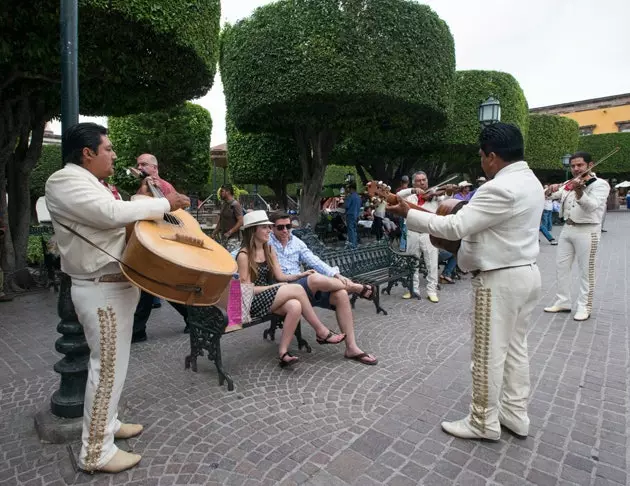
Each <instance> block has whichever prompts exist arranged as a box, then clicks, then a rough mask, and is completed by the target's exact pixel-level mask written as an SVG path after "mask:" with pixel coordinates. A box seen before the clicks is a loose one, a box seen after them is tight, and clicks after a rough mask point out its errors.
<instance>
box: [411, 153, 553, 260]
mask: <svg viewBox="0 0 630 486" xmlns="http://www.w3.org/2000/svg"><path fill="white" fill-rule="evenodd" d="M544 204H545V196H544V191H543V187H542V185H541V184H540V182H539V181H538V179H537V178H536V176H535V175H534V173H533V172H532V171H531V170H530V168H529V166H528V165H527V162H524V161H520V162H514V163H512V164H510V165H508V166H506V167H504V168H503V169H501V170H500V171H499V172H498V173H497V174H496V176H495V177H494V179H492V180H491V181H488V182H486V183H485V184H484V185H482V186H481V187H480V188H479V189H477V192H476V193H475V197H473V198H472V199H471V200H470V202H469V203H468V204H466V205H465V206H464V207H462V209H460V210H459V211H458V212H457V213H456V214H452V215H448V216H437V215H435V214H428V213H424V212H422V211H415V210H413V209H412V210H410V211H409V214H408V216H407V226H408V228H409V229H410V230H412V231H417V232H420V233H424V232H427V233H430V234H432V235H435V236H438V237H441V238H445V239H447V240H454V241H455V240H459V239H461V240H462V244H461V247H460V249H459V252H458V254H457V263H458V265H459V267H460V268H461V269H462V270H464V271H471V270H483V271H487V270H496V269H499V268H506V267H516V266H520V265H528V264H532V263H535V262H536V258H537V257H538V253H539V250H540V249H539V246H538V231H539V229H540V215H541V214H542V211H543V206H544Z"/></svg>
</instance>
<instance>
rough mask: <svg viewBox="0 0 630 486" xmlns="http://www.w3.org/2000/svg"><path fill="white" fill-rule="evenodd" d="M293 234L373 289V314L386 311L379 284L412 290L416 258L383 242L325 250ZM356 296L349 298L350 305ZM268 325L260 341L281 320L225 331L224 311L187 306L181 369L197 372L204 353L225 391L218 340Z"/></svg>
mask: <svg viewBox="0 0 630 486" xmlns="http://www.w3.org/2000/svg"><path fill="white" fill-rule="evenodd" d="M293 234H294V235H296V236H298V235H299V237H300V238H301V239H303V240H304V241H305V242H306V244H307V245H308V246H309V248H311V250H312V251H313V253H315V254H317V255H318V256H319V257H320V258H321V259H322V260H324V261H325V262H326V263H328V264H329V265H331V266H338V267H339V270H340V273H341V274H342V275H344V276H347V277H349V278H351V279H352V280H355V281H356V282H359V283H363V284H372V285H374V286H375V291H374V297H373V299H374V304H375V306H376V311H377V313H378V312H383V314H384V315H387V312H386V311H385V310H384V309H382V308H381V307H380V295H379V289H380V286H381V285H384V284H385V283H387V284H388V287H387V289H386V290H385V291H386V292H387V293H389V292H390V291H391V288H392V287H393V286H394V285H398V283H399V282H401V283H402V284H403V285H404V286H405V287H407V288H409V289H411V290H412V286H413V272H414V271H415V270H416V269H417V268H418V265H419V264H423V262H418V259H417V258H415V257H413V256H408V255H401V254H398V253H395V252H393V251H392V250H391V249H390V248H389V245H388V244H387V242H385V241H382V242H379V243H371V244H368V245H364V246H362V247H360V248H357V249H345V248H342V249H334V248H328V247H326V246H325V245H324V244H323V243H322V242H321V240H319V239H318V238H317V236H316V235H315V234H314V233H313V232H312V231H310V230H308V229H300V230H294V232H293ZM356 299H357V297H356V296H353V297H352V299H351V302H352V305H353V307H354V303H355V301H356ZM265 322H269V323H270V324H269V328H268V329H265V330H264V331H263V338H264V339H267V338H268V339H270V340H271V341H274V340H275V331H276V329H278V328H282V317H280V316H276V315H273V314H269V315H267V316H264V317H262V318H258V319H253V320H252V321H251V322H248V323H243V324H241V325H239V326H230V327H229V328H228V317H227V314H226V312H225V311H224V310H223V309H221V308H220V307H217V306H211V307H189V310H188V324H189V326H190V354H189V355H188V356H186V359H185V368H186V369H192V371H194V372H196V371H197V358H198V357H199V356H203V354H204V350H205V352H206V354H207V356H208V359H209V360H210V361H214V364H215V366H216V369H217V372H218V374H219V386H222V385H223V383H224V382H227V385H228V390H229V391H232V390H233V389H234V382H233V380H232V378H231V377H230V375H229V374H228V373H227V372H226V371H225V370H224V369H223V363H222V359H221V338H222V337H223V336H224V335H225V334H231V333H233V332H235V331H238V330H241V329H248V328H250V327H253V326H256V325H258V324H262V323H265ZM295 337H296V339H297V342H298V348H299V349H300V350H301V349H302V348H305V349H306V351H307V352H309V353H310V352H311V347H310V345H309V344H308V343H307V342H306V341H305V340H304V339H303V338H302V333H301V325H300V324H298V327H297V329H296V331H295Z"/></svg>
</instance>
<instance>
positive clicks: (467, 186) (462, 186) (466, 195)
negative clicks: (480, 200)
mask: <svg viewBox="0 0 630 486" xmlns="http://www.w3.org/2000/svg"><path fill="white" fill-rule="evenodd" d="M472 186H473V185H472V184H471V183H470V182H468V181H462V182H460V183H459V184H457V187H458V188H459V190H458V192H457V194H455V195H454V196H453V199H459V200H460V201H470V198H471V197H472V196H473V193H472V192H470V190H471V189H472Z"/></svg>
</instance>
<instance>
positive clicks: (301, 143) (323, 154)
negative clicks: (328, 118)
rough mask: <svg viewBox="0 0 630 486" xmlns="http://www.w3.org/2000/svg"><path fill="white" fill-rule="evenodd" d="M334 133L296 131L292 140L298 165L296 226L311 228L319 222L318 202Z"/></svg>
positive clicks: (326, 131)
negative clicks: (299, 164)
mask: <svg viewBox="0 0 630 486" xmlns="http://www.w3.org/2000/svg"><path fill="white" fill-rule="evenodd" d="M335 135H336V134H335V132H334V131H333V130H330V129H326V128H315V127H296V129H295V139H296V141H297V144H298V149H299V151H300V162H301V165H302V194H301V196H300V222H301V223H302V225H306V224H310V225H311V226H315V224H316V223H317V221H318V219H319V212H320V201H321V192H322V185H323V183H324V175H325V174H326V166H327V165H328V158H329V157H330V154H331V152H332V149H333V147H334V145H335Z"/></svg>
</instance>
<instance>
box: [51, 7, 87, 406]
mask: <svg viewBox="0 0 630 486" xmlns="http://www.w3.org/2000/svg"><path fill="white" fill-rule="evenodd" d="M60 13H61V16H60V29H61V46H60V47H61V131H62V133H65V131H66V130H67V129H68V128H69V127H71V126H72V125H75V124H77V123H78V122H79V75H78V53H79V34H78V25H79V7H78V0H61V12H60ZM62 144H63V139H62ZM62 152H63V147H62ZM71 288H72V280H71V279H70V277H69V276H68V275H66V274H63V275H62V276H61V287H60V290H59V301H58V303H57V313H58V314H59V317H60V318H61V321H60V322H59V324H58V325H57V332H59V333H60V334H61V337H60V338H59V339H57V341H56V342H55V349H56V350H57V352H59V353H61V354H63V355H65V356H64V357H63V358H62V359H61V360H59V361H58V362H57V363H55V366H54V370H55V371H56V372H57V373H59V374H60V375H61V383H60V385H59V390H57V391H56V392H54V393H53V396H52V397H51V399H50V410H51V411H52V413H53V414H54V415H56V416H57V417H63V418H77V417H81V416H82V415H83V401H84V395H85V385H86V383H87V374H88V371H87V364H88V360H89V355H90V349H89V347H88V345H87V343H86V341H85V335H84V334H83V327H82V326H81V323H80V322H79V320H78V318H77V315H76V312H75V310H74V305H73V303H72V296H71V294H70V291H71Z"/></svg>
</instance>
